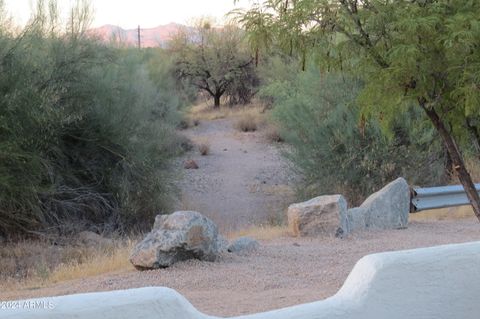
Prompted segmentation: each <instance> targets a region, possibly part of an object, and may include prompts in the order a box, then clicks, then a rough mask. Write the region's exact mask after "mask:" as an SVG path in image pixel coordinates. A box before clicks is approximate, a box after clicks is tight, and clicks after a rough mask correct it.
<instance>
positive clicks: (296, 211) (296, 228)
mask: <svg viewBox="0 0 480 319" xmlns="http://www.w3.org/2000/svg"><path fill="white" fill-rule="evenodd" d="M287 215H288V227H289V229H290V232H291V233H292V234H293V235H295V236H315V235H318V234H322V233H323V234H331V235H335V234H336V233H337V230H338V227H339V225H342V224H345V225H346V224H347V201H346V200H345V198H344V197H343V196H342V195H326V196H319V197H315V198H313V199H311V200H309V201H306V202H303V203H297V204H293V205H290V206H289V207H288V212H287ZM345 227H346V226H345Z"/></svg>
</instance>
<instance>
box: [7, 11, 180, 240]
mask: <svg viewBox="0 0 480 319" xmlns="http://www.w3.org/2000/svg"><path fill="white" fill-rule="evenodd" d="M0 11H1V10H0ZM72 12H73V14H72V17H71V19H72V20H71V21H70V22H69V23H68V27H67V28H66V29H62V28H61V26H60V25H58V23H57V22H56V19H54V18H52V15H50V14H47V13H45V12H44V11H43V10H42V6H39V10H38V12H37V14H36V17H35V18H34V19H32V21H31V22H30V23H29V25H28V26H27V27H25V29H24V30H23V31H22V32H20V33H15V32H14V31H13V29H12V28H10V27H9V25H8V24H1V25H0V234H2V233H3V234H4V235H6V234H8V235H11V234H15V233H21V234H31V233H32V232H33V231H39V230H46V229H56V230H58V231H60V232H63V233H69V232H74V231H77V228H91V227H98V228H102V229H103V230H111V229H131V228H132V227H141V226H142V225H147V224H150V222H151V220H152V218H153V216H154V215H155V214H156V213H158V212H161V211H166V210H167V209H168V207H169V203H170V194H171V193H172V192H171V190H172V189H173V186H172V185H173V183H172V178H173V176H172V173H171V170H170V164H169V163H170V159H171V158H172V157H173V156H175V155H176V154H177V152H178V151H179V149H180V147H179V143H180V142H179V141H178V139H177V137H176V135H175V132H174V130H173V127H174V126H175V122H176V121H177V119H178V115H177V112H176V108H177V107H178V105H177V104H178V103H177V102H176V101H174V100H169V99H167V98H165V96H167V95H169V94H171V92H169V91H165V86H161V85H160V86H157V85H155V81H153V80H152V78H151V77H150V72H149V70H148V68H147V67H146V65H145V63H144V60H145V59H144V57H143V56H142V53H139V52H138V50H127V49H123V50H120V49H115V48H109V47H106V46H105V45H102V44H100V43H99V42H97V41H96V40H95V39H91V38H89V37H88V36H87V32H86V28H87V25H86V24H85V23H84V22H85V21H84V19H85V18H84V13H85V12H86V11H85V10H84V8H80V7H78V8H77V9H76V10H74V11H72ZM53 16H54V15H53ZM0 21H1V19H0ZM165 76H166V77H167V76H168V74H165ZM165 81H166V80H165Z"/></svg>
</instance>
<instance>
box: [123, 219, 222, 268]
mask: <svg viewBox="0 0 480 319" xmlns="http://www.w3.org/2000/svg"><path fill="white" fill-rule="evenodd" d="M220 248H221V247H220V243H219V237H218V229H217V226H216V225H215V224H214V223H213V222H212V221H211V220H210V219H208V218H207V217H205V216H203V215H202V214H200V213H198V212H193V211H179V212H175V213H173V214H171V215H158V216H157V217H156V218H155V224H154V226H153V229H152V231H151V232H150V233H149V234H148V235H147V236H146V237H145V238H144V239H143V240H142V241H141V242H140V243H138V244H137V245H136V246H135V248H134V249H133V251H132V253H131V255H130V262H131V263H132V264H133V265H134V266H135V267H136V268H138V269H153V268H164V267H168V266H171V265H172V264H174V263H175V262H178V261H182V260H187V259H193V258H195V259H200V260H207V261H214V260H215V259H216V258H217V257H218V254H219V250H220Z"/></svg>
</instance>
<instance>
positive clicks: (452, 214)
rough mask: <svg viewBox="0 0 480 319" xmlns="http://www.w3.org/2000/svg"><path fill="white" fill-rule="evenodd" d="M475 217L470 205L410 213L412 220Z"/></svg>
mask: <svg viewBox="0 0 480 319" xmlns="http://www.w3.org/2000/svg"><path fill="white" fill-rule="evenodd" d="M471 217H475V215H474V213H473V210H472V208H471V207H470V206H460V207H450V208H442V209H433V210H426V211H422V212H419V213H415V214H410V218H409V219H410V220H411V221H432V220H455V219H463V218H471Z"/></svg>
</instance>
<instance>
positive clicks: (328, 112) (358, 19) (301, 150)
mask: <svg viewBox="0 0 480 319" xmlns="http://www.w3.org/2000/svg"><path fill="white" fill-rule="evenodd" d="M479 10H480V6H479V5H478V4H477V3H474V2H464V1H453V2H449V3H448V4H447V3H444V2H437V1H412V2H409V1H400V2H386V3H384V2H381V1H358V0H339V1H327V2H322V1H320V2H319V1H314V0H304V1H277V0H266V1H263V2H261V3H259V4H256V5H254V6H253V7H252V8H251V9H250V10H247V11H237V12H233V13H232V15H233V16H235V17H236V20H237V21H238V22H239V23H240V24H241V25H242V26H243V27H244V29H245V30H246V32H247V35H248V37H249V40H250V41H249V42H250V44H251V47H252V49H253V50H254V51H255V53H256V55H257V56H258V55H260V56H264V57H265V56H266V58H265V59H264V60H266V62H267V65H268V63H270V66H269V67H267V68H266V72H265V73H266V76H267V82H266V83H265V82H264V85H265V84H266V86H264V87H263V88H262V90H261V93H262V96H263V97H264V98H265V99H266V101H267V102H269V103H270V104H272V105H273V106H274V108H276V110H275V111H274V113H276V115H275V117H276V119H277V121H278V122H279V123H280V124H281V125H282V126H283V128H285V129H286V132H287V133H288V135H286V136H287V140H288V141H290V142H291V143H292V144H293V145H294V150H293V152H292V153H291V154H289V157H290V158H292V160H293V162H294V164H295V165H296V166H297V167H298V168H299V169H300V171H301V172H302V173H304V176H305V181H306V184H307V186H308V187H313V189H315V191H320V192H324V191H325V190H327V189H328V190H337V189H338V187H342V188H346V193H347V194H350V197H351V198H352V200H353V201H355V200H356V199H355V197H356V196H357V195H359V196H363V195H364V194H365V193H366V192H368V190H369V189H371V188H372V186H373V185H375V184H378V183H380V182H381V181H383V180H385V179H387V180H388V179H389V178H390V177H391V176H393V175H398V174H402V175H404V176H407V177H408V178H409V181H410V182H411V183H412V184H429V185H431V184H437V183H444V182H446V181H448V180H449V179H450V178H453V180H458V181H459V182H460V183H461V184H462V185H463V186H464V188H465V190H466V191H467V194H468V197H469V199H470V201H471V203H472V205H473V207H474V210H475V212H476V215H477V216H478V217H480V208H479V207H480V206H479V205H480V200H479V198H478V194H477V192H476V191H475V189H474V186H473V181H472V177H471V172H470V171H469V169H468V168H467V166H466V165H465V159H467V161H470V160H471V159H476V158H477V157H478V150H477V147H476V145H477V144H478V142H477V137H478V127H477V125H476V123H477V120H478V119H477V117H478V116H477V113H478V112H477V111H478V110H477V108H478V103H477V102H478V97H479V96H480V91H479V90H478V79H477V76H476V74H478V71H479V70H478V55H477V54H475V49H473V48H474V47H476V46H477V45H478V28H476V27H475V25H476V22H475V19H474V18H473V16H474V15H475V14H476V13H478V12H479ZM272 55H274V56H276V57H275V59H279V61H275V60H272V59H271V56H272ZM289 65H290V68H288V66H289ZM284 66H287V67H284ZM275 73H277V74H275ZM264 79H265V77H264ZM291 84H293V86H291ZM475 101H477V102H475ZM349 152H352V153H349ZM337 155H338V156H339V157H336V156H337ZM326 157H328V158H326ZM330 164H332V165H333V166H334V167H329V165H330ZM417 165H418V166H417ZM442 165H443V169H441V168H439V167H441V166H442ZM317 172H322V173H326V175H324V174H322V173H318V174H317ZM357 173H358V175H357ZM329 175H330V176H331V175H337V176H335V177H334V176H332V177H333V178H332V179H330V182H327V183H325V181H324V180H323V177H325V176H329ZM442 175H443V176H442ZM355 176H358V178H360V176H361V177H362V181H361V182H360V180H359V179H357V178H356V177H355ZM318 178H321V179H318ZM328 179H329V178H328V177H327V180H328ZM320 180H321V181H320ZM316 181H317V182H318V183H317V182H316ZM316 183H317V185H316ZM322 188H323V189H322Z"/></svg>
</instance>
